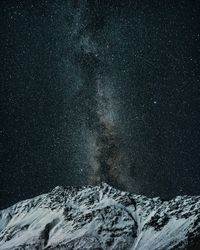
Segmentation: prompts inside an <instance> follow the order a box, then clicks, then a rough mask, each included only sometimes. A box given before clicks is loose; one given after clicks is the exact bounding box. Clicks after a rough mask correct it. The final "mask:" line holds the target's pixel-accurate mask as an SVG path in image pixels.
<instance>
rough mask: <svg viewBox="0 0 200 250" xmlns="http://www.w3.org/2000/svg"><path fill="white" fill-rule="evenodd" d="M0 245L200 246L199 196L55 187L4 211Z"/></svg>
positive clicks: (146, 249) (5, 249) (101, 249)
mask: <svg viewBox="0 0 200 250" xmlns="http://www.w3.org/2000/svg"><path fill="white" fill-rule="evenodd" d="M0 249H2V250H11V249H12V250H13V249H28V250H31V249H38V250H39V249H49V250H53V249H54V250H56V249H63V250H64V249H76V250H78V249H79V250H86V249H87V250H89V249H90V250H95V249H96V250H106V249H118V250H120V249H121V250H125V249H132V250H136V249H137V250H156V249H157V250H162V249H163V250H164V249H200V196H198V197H194V196H178V197H176V198H175V199H172V200H170V201H162V200H161V199H160V198H147V197H145V196H141V195H132V194H130V193H126V192H121V191H119V190H116V189H114V188H112V187H110V186H109V185H107V184H105V183H103V184H101V185H99V186H95V187H91V186H87V187H82V188H72V187H67V188H63V187H56V188H55V189H53V190H52V191H51V192H50V193H47V194H43V195H40V196H38V197H35V198H33V199H29V200H25V201H21V202H19V203H17V204H15V205H13V206H11V207H9V208H7V209H5V210H2V211H0Z"/></svg>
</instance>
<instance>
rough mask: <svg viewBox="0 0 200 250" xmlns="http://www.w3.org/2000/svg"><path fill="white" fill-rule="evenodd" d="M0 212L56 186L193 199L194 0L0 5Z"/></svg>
mask: <svg viewBox="0 0 200 250" xmlns="http://www.w3.org/2000/svg"><path fill="white" fill-rule="evenodd" d="M0 20H1V28H0V29H1V30H0V31H1V32H0V34H1V40H0V42H1V46H0V53H1V54H0V55H1V60H0V64H1V65H0V69H1V74H0V79H1V80H0V82H1V99H0V100H1V123H0V124H1V128H0V136H1V147H0V150H1V165H0V208H3V207H6V206H9V205H11V204H13V203H15V202H17V201H19V200H22V199H26V198H30V197H33V196H36V195H39V194H41V193H44V192H48V191H50V189H52V188H54V187H55V186H57V185H63V186H68V185H75V186H80V185H85V184H97V183H99V182H101V181H104V182H107V183H109V184H111V185H113V186H115V187H117V188H121V189H124V190H128V191H131V192H135V193H140V194H145V195H148V196H157V195H159V196H161V197H162V198H163V199H168V198H171V197H173V196H175V195H182V194H192V195H197V194H200V70H199V63H200V62H199V59H200V3H199V1H198V0H188V1H186V0H175V1H168V0H162V1H160V0H157V1H155V0H151V1H150V0H140V1H139V0H136V1H132V0H129V1H128V0H123V1H117V0H112V1H111V0H107V1H106V0H105V1H101V0H93V1H89V0H88V1H87V0H80V1H69V0H55V1H53V0H48V1H47V0H40V1H37V0H34V1H33V0H32V1H31V0H30V1H25V0H15V1H14V0H13V1H0Z"/></svg>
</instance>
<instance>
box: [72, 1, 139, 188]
mask: <svg viewBox="0 0 200 250" xmlns="http://www.w3.org/2000/svg"><path fill="white" fill-rule="evenodd" d="M86 6H87V2H85V5H83V2H82V4H81V5H80V6H79V7H78V9H79V12H78V22H76V27H79V28H80V30H79V31H78V35H80V36H79V38H78V43H77V47H76V49H77V53H78V57H79V58H81V60H80V62H79V65H80V68H81V70H82V71H83V72H84V73H85V75H84V74H83V75H84V77H83V78H82V81H83V86H82V87H81V89H80V90H79V92H78V93H77V95H76V100H78V102H79V103H80V99H81V98H82V99H83V100H84V102H86V108H85V110H83V113H84V112H85V113H86V114H87V116H84V114H83V117H84V119H83V122H82V125H81V126H82V129H83V130H84V131H85V134H84V136H86V135H87V136H86V137H87V138H86V145H84V148H85V151H86V154H87V156H86V158H87V160H86V165H85V167H86V170H85V172H87V173H88V176H87V179H88V183H89V184H97V183H100V182H107V183H109V184H112V185H114V186H118V187H126V188H127V186H130V185H131V186H132V187H133V186H134V182H133V179H131V178H130V177H128V169H129V167H128V165H129V164H128V158H127V155H126V153H125V149H124V147H123V144H124V141H123V137H122V134H121V131H120V127H119V124H118V119H119V118H118V116H119V114H118V112H119V110H118V106H117V101H116V100H115V97H116V93H115V87H114V86H115V85H114V83H113V79H112V78H111V77H110V76H112V72H109V71H108V70H107V69H108V62H107V60H106V59H102V57H101V56H99V55H100V53H101V50H103V49H104V48H102V47H101V45H100V44H99V43H98V41H97V40H94V39H93V34H92V27H91V25H92V26H93V25H96V23H93V24H91V23H92V21H91V20H90V15H88V14H87V15H86V13H85V9H86ZM76 21H77V19H76ZM83 24H84V25H85V26H84V27H83ZM102 27H103V26H101V27H100V29H102ZM87 92H88V93H92V94H91V95H89V96H88V94H87ZM88 117H89V118H88ZM131 180H132V183H131V184H130V181H131Z"/></svg>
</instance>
